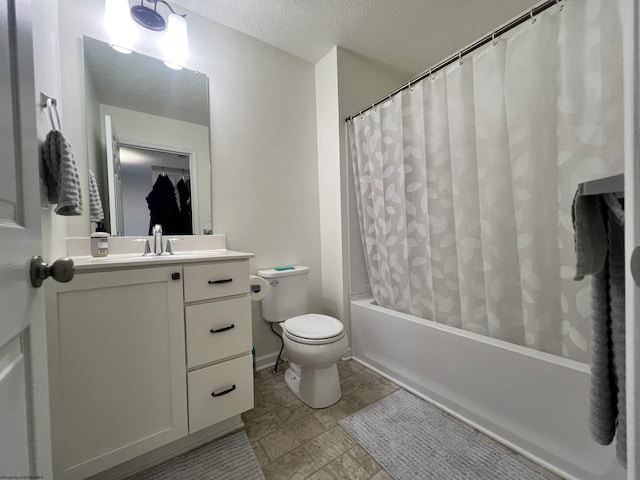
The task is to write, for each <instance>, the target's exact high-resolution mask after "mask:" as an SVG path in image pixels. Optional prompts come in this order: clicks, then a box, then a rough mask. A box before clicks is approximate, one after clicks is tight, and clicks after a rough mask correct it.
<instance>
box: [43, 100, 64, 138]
mask: <svg viewBox="0 0 640 480" xmlns="http://www.w3.org/2000/svg"><path fill="white" fill-rule="evenodd" d="M40 108H42V109H43V110H44V109H46V110H47V111H48V113H49V122H50V123H51V128H52V129H53V130H58V131H60V130H62V123H61V122H60V114H59V113H58V101H57V100H56V99H55V98H53V97H50V96H49V95H47V94H45V93H43V92H40ZM52 110H53V112H52ZM54 113H55V114H56V120H57V121H58V123H57V126H56V122H54V121H53V114H54Z"/></svg>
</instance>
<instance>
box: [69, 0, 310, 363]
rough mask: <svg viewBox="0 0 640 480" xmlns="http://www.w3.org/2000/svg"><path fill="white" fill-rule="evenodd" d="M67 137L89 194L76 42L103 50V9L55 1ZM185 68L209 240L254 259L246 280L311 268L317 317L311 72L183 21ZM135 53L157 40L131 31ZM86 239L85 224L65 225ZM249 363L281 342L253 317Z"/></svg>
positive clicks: (237, 37) (98, 2)
mask: <svg viewBox="0 0 640 480" xmlns="http://www.w3.org/2000/svg"><path fill="white" fill-rule="evenodd" d="M58 8H59V12H58V19H59V23H60V48H61V52H62V65H61V67H62V85H63V94H64V95H63V97H64V102H63V111H64V114H65V119H66V124H65V134H66V136H67V137H69V140H70V142H71V144H72V145H73V147H74V151H75V154H76V159H77V160H78V163H79V165H78V166H79V173H80V176H81V180H82V182H83V183H82V188H83V189H84V191H85V192H86V191H87V180H86V174H87V167H86V163H87V162H86V151H87V141H86V132H85V99H84V68H83V64H82V55H83V52H82V35H85V34H86V35H88V36H91V37H94V38H97V39H99V40H103V41H108V38H107V35H106V33H105V31H104V28H103V25H102V18H103V16H102V15H103V11H104V10H103V9H104V2H103V0H84V1H82V2H79V1H77V0H59V6H58ZM187 23H188V28H189V37H190V38H189V43H190V48H191V56H190V58H189V59H188V61H187V62H186V65H185V66H186V67H188V68H191V69H193V70H199V71H201V72H203V73H205V74H207V76H208V77H209V94H210V108H211V158H212V179H211V181H212V195H213V229H214V233H224V234H226V235H227V241H228V245H229V248H232V249H234V250H243V251H249V252H254V253H255V254H256V258H255V259H253V260H252V261H251V268H252V271H255V270H257V269H260V268H266V267H272V266H274V265H280V264H296V263H298V264H305V265H309V266H310V267H311V278H310V286H311V297H310V305H311V308H312V309H314V310H315V311H318V310H320V309H321V303H322V301H321V297H320V283H321V269H320V240H319V237H320V233H319V232H320V230H319V214H318V176H317V168H318V165H317V152H316V125H315V101H314V99H315V93H314V92H315V84H314V69H313V65H311V64H309V63H307V62H305V61H303V60H300V59H299V58H297V57H294V56H292V55H289V54H287V53H284V52H283V51H281V50H278V49H276V48H273V47H271V46H269V45H267V44H265V43H263V42H260V41H258V40H255V39H254V38H252V37H249V36H247V35H244V34H242V33H240V32H237V31H235V30H232V29H229V28H227V27H224V26H222V25H220V24H218V23H215V22H213V21H210V20H208V19H205V18H203V17H200V16H198V15H196V14H193V13H191V12H188V17H187ZM138 30H139V32H140V37H139V39H138V42H137V43H136V44H135V45H134V50H136V51H138V52H140V53H144V54H146V55H150V56H153V57H157V58H161V52H160V50H159V47H158V42H157V39H158V34H156V33H153V32H149V31H144V30H143V29H141V28H138ZM68 223H69V235H70V236H71V235H80V236H86V235H88V233H89V221H88V219H87V218H86V217H84V216H83V217H79V218H73V219H70V220H69V222H68ZM253 331H254V344H255V346H256V350H257V354H258V356H260V355H265V354H268V353H271V352H273V351H277V350H278V349H279V346H280V344H279V340H278V339H277V338H276V337H275V336H273V335H272V334H271V332H270V331H269V329H268V325H267V324H266V322H264V321H263V320H262V318H261V311H260V306H259V305H257V304H254V308H253Z"/></svg>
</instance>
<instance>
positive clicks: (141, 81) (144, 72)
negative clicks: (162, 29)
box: [83, 37, 209, 126]
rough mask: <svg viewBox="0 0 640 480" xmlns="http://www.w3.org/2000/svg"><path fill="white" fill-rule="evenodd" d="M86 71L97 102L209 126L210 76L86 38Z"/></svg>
mask: <svg viewBox="0 0 640 480" xmlns="http://www.w3.org/2000/svg"><path fill="white" fill-rule="evenodd" d="M83 43H84V59H85V71H86V73H87V76H88V77H89V80H90V81H92V82H93V85H94V90H95V96H96V100H97V101H98V103H104V104H106V105H113V106H115V107H120V108H127V109H129V110H135V111H138V112H143V113H148V114H150V115H157V116H160V117H167V118H173V119H174V120H180V121H183V122H189V123H197V124H199V125H206V126H208V125H209V107H208V91H207V77H206V75H203V74H201V73H196V72H194V71H191V70H187V69H186V68H185V69H182V70H171V69H170V68H168V67H167V66H166V65H165V64H164V62H162V61H160V60H157V59H155V58H152V57H148V56H146V55H142V54H140V53H135V52H134V53H131V54H129V55H125V54H122V53H118V52H116V51H115V50H113V49H112V48H111V47H109V45H108V44H106V43H104V42H101V41H100V40H95V39H93V38H90V37H84V39H83Z"/></svg>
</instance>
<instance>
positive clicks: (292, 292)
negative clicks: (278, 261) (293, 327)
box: [258, 265, 309, 323]
mask: <svg viewBox="0 0 640 480" xmlns="http://www.w3.org/2000/svg"><path fill="white" fill-rule="evenodd" d="M283 268H284V267H276V268H269V269H267V270H258V275H259V276H261V277H262V278H264V279H265V280H266V281H267V283H268V284H269V285H270V288H269V290H268V292H267V296H266V297H264V298H263V299H262V318H264V319H265V320H266V321H267V322H275V323H279V322H284V321H285V320H287V319H288V318H291V317H295V316H296V315H303V314H305V313H307V312H308V310H307V309H308V306H309V267H305V266H302V265H297V266H295V267H292V268H288V269H283Z"/></svg>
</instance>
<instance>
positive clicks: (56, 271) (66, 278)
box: [30, 255, 76, 288]
mask: <svg viewBox="0 0 640 480" xmlns="http://www.w3.org/2000/svg"><path fill="white" fill-rule="evenodd" d="M30 271H31V285H33V286H34V287H36V288H38V287H41V286H42V281H43V280H45V279H47V278H49V277H52V278H53V279H54V280H55V281H56V282H60V283H66V282H70V281H71V280H72V279H73V274H74V273H75V271H76V267H75V265H74V264H73V260H71V259H70V258H69V257H62V258H59V259H57V260H56V261H55V262H53V263H52V264H51V265H49V264H47V263H44V261H43V260H42V257H41V256H40V255H35V256H33V257H31V269H30Z"/></svg>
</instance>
